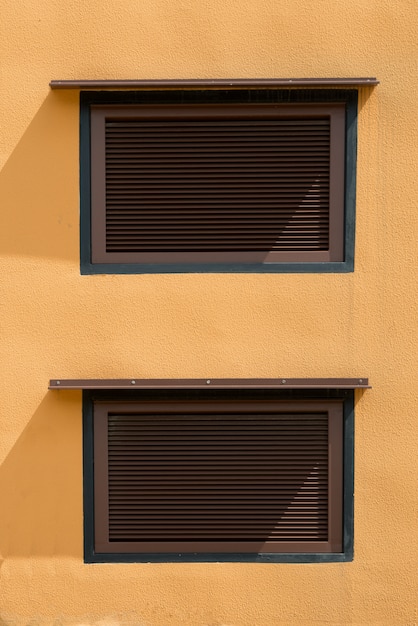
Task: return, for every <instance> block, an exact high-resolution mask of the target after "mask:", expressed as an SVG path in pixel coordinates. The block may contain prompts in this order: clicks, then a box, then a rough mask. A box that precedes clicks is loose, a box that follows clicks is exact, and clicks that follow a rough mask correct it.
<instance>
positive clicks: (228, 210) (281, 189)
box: [91, 103, 345, 264]
mask: <svg viewBox="0 0 418 626" xmlns="http://www.w3.org/2000/svg"><path fill="white" fill-rule="evenodd" d="M91 137H92V139H91V140H92V159H91V161H92V261H93V262H97V263H106V262H107V263H108V262H115V263H157V264H158V263H260V262H261V263H275V262H329V261H342V260H343V256H344V250H343V247H344V245H343V241H344V226H343V224H344V154H345V113H344V105H343V104H337V103H336V104H328V105H317V104H310V105H306V104H305V105H302V104H294V105H291V106H290V105H277V104H275V105H270V104H255V105H248V104H246V105H243V104H241V105H176V106H167V105H155V106H152V107H150V106H145V105H141V106H129V105H126V106H105V105H93V106H92V107H91Z"/></svg>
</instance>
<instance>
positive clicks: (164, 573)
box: [0, 0, 418, 626]
mask: <svg viewBox="0 0 418 626" xmlns="http://www.w3.org/2000/svg"><path fill="white" fill-rule="evenodd" d="M417 9H418V7H417V3H416V0H396V1H394V0H350V2H347V0H280V2H277V1H273V0H265V1H261V0H240V1H239V2H237V1H236V0H213V1H212V2H204V1H203V0H143V1H142V2H135V1H133V0H121V1H120V2H114V1H113V2H110V1H109V0H100V1H99V0H83V1H81V0H71V1H70V2H62V1H61V0H25V2H23V0H13V2H12V1H7V0H4V1H3V2H2V3H1V20H0V29H1V31H0V128H1V131H0V167H1V168H2V169H1V171H0V220H1V228H0V241H1V242H0V254H1V280H0V311H1V318H0V320H1V322H0V323H1V336H0V345H1V352H0V356H1V375H0V385H1V395H0V397H1V403H0V433H1V438H0V463H1V465H0V616H1V618H0V623H1V624H3V623H4V624H7V625H13V626H20V625H26V624H32V625H33V626H35V624H36V625H39V626H41V625H44V624H55V625H56V626H58V625H59V624H71V625H79V626H81V625H83V626H84V625H90V624H97V625H98V624H100V625H101V626H104V625H107V624H109V625H110V624H111V625H112V626H113V625H114V626H116V625H119V624H128V623H129V624H135V625H138V626H139V625H144V626H145V625H146V626H157V625H161V626H177V625H184V626H188V625H190V626H215V625H216V626H269V625H278V624H284V625H286V624H297V625H299V626H303V625H309V624H333V625H337V624H341V625H342V624H385V625H386V624H387V625H396V624H405V625H413V624H417V623H418V622H417V620H418V615H417V612H416V591H417V586H416V569H417V563H418V558H417V557H418V550H417V548H418V545H417V534H416V528H415V527H414V525H415V524H416V512H417V499H416V487H417V481H416V461H417V455H416V438H417V435H418V428H417V418H416V413H417V410H416V388H415V385H416V376H415V374H416V365H415V359H416V348H417V342H416V333H415V328H416V321H417V318H416V314H417V306H416V300H415V293H416V291H415V293H414V290H415V286H416V283H415V281H416V278H415V276H416V262H417V246H416V239H417V207H416V198H417V197H418V189H417V179H418V176H417V156H418V150H417V119H418V117H417V114H416V113H417V111H416V103H417V101H418V83H417V78H416V70H417V60H418V48H417V44H416V32H417V27H418V10H417ZM374 75H375V76H377V77H378V78H379V79H380V81H381V85H380V86H379V87H377V88H376V89H374V90H372V89H364V90H362V91H361V92H360V106H359V151H358V173H357V177H358V186H357V231H356V268H355V272H354V273H352V274H330V275H326V274H317V275H315V274H313V275H312V274H304V275H297V274H283V275H280V274H277V275H273V274H269V275H251V274H241V275H234V274H230V275H227V274H220V275H217V274H204V275H195V274H188V275H181V274H180V275H176V274H174V275H142V276H80V271H79V202H78V162H79V156H78V123H79V110H78V93H77V92H76V91H70V92H51V91H50V90H49V87H48V83H49V81H50V80H51V79H64V78H66V79H70V78H73V79H77V78H80V79H81V78H85V79H99V78H100V79H102V78H149V79H151V78H222V77H225V78H230V77H248V78H255V77H295V76H311V77H326V76H329V77H345V76H374ZM121 301H123V302H124V305H123V307H122V308H121V307H120V302H121ZM359 375H362V376H369V377H370V380H371V383H372V384H373V387H374V388H373V390H371V391H366V392H358V393H357V394H356V400H357V402H356V441H355V558H354V561H353V562H352V563H333V564H321V565H317V564H305V565H298V564H274V565H271V564H270V565H263V564H239V563H238V564H237V563H230V564H228V563H223V564H218V563H206V564H190V563H189V564H105V565H97V564H96V565H86V564H84V563H83V548H82V543H83V536H82V467H81V443H82V442H81V392H48V391H47V382H48V380H49V378H53V377H57V378H59V377H62V378H88V377H92V378H99V377H101V378H124V377H131V376H135V377H145V378H153V377H161V378H164V377H167V378H172V377H180V378H188V377H190V378H195V377H257V378H259V377H276V376H286V377H305V376H306V377H321V376H323V377H352V376H359ZM1 620H3V621H1Z"/></svg>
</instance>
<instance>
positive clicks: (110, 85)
mask: <svg viewBox="0 0 418 626" xmlns="http://www.w3.org/2000/svg"><path fill="white" fill-rule="evenodd" d="M378 84H379V81H378V80H377V79H376V78H374V77H371V78H214V79H212V80H210V79H207V78H186V79H178V80H173V79H167V80H51V82H50V83H49V86H50V87H51V89H167V88H180V89H185V88H192V87H199V88H201V87H203V88H205V89H209V88H211V87H214V88H228V87H232V88H236V87H245V88H247V89H248V88H253V89H263V88H264V89H270V88H276V87H338V86H345V87H370V86H374V85H378Z"/></svg>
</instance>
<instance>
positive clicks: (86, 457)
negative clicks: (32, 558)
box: [83, 389, 354, 563]
mask: <svg viewBox="0 0 418 626" xmlns="http://www.w3.org/2000/svg"><path fill="white" fill-rule="evenodd" d="M208 391H209V390H208ZM275 393H277V394H279V396H280V397H281V398H288V399H291V398H293V399H302V398H303V399H306V400H309V399H321V398H337V399H342V400H343V401H344V402H343V426H344V431H343V433H344V435H343V436H344V441H343V449H344V459H343V547H344V550H343V552H341V553H306V554H305V553H294V554H234V553H231V554H225V553H222V554H216V553H213V554H212V553H211V554H200V553H199V554H197V553H187V554H173V553H168V554H161V553H159V554H151V553H150V554H142V553H140V554H135V553H129V554H127V553H117V552H115V553H98V554H96V553H95V551H94V453H93V402H94V400H95V399H106V400H111V399H112V397H113V398H114V397H115V394H117V397H118V399H121V398H124V397H125V398H127V399H128V398H129V399H132V397H133V395H135V396H137V397H138V398H139V397H143V396H144V392H142V393H141V392H140V391H139V392H138V391H135V392H128V393H127V392H125V393H124V392H117V391H116V392H115V391H113V392H110V391H107V392H106V390H103V391H101V392H98V391H90V390H83V507H84V562H85V563H193V562H194V563H214V562H224V563H240V562H241V563H340V562H349V561H352V560H353V557H354V390H338V389H337V390H335V389H334V390H330V391H327V390H315V391H314V392H312V391H311V390H299V391H295V390H282V391H280V390H277V392H275ZM214 394H215V395H216V390H214ZM295 394H296V398H295Z"/></svg>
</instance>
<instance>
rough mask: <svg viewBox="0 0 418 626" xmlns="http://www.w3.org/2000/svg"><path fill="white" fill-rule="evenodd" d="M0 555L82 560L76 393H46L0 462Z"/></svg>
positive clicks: (78, 405) (4, 556)
mask: <svg viewBox="0 0 418 626" xmlns="http://www.w3.org/2000/svg"><path fill="white" fill-rule="evenodd" d="M0 502H1V509H2V511H1V516H0V558H6V557H7V556H18V557H19V556H21V557H27V556H57V555H69V556H75V557H77V558H82V552H83V506H82V421H81V398H80V392H77V391H76V392H69V393H68V394H66V401H65V402H62V401H61V402H60V401H59V396H58V394H55V393H54V392H49V393H48V394H47V396H46V397H45V398H44V400H43V401H42V402H41V404H40V405H39V407H38V408H37V410H36V411H35V413H34V414H33V417H32V419H31V420H30V422H29V424H28V425H27V426H26V428H25V429H24V431H23V432H22V434H21V436H20V437H19V439H18V440H17V442H16V444H15V445H14V446H13V448H12V450H11V451H10V453H9V455H8V456H7V457H6V459H5V461H4V462H3V464H2V465H1V466H0Z"/></svg>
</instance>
